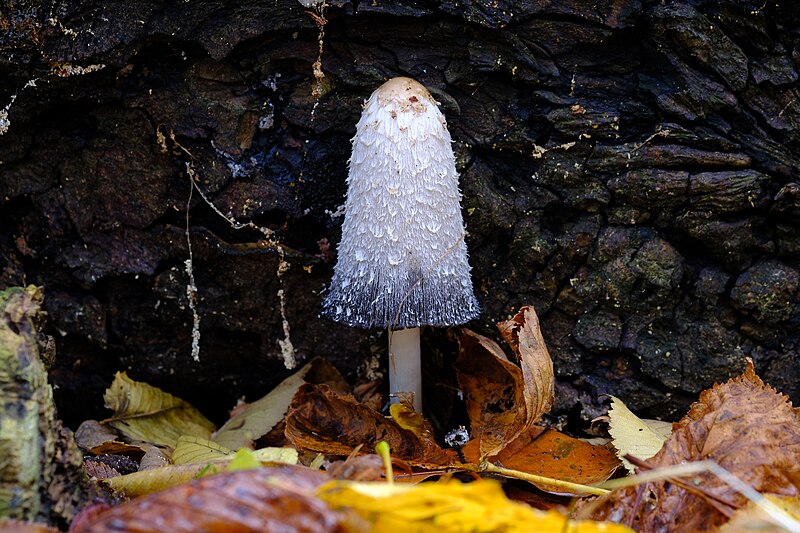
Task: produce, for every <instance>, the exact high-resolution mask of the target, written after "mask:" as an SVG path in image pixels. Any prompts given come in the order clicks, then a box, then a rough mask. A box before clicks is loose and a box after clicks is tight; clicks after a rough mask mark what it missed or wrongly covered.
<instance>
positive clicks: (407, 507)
mask: <svg viewBox="0 0 800 533" xmlns="http://www.w3.org/2000/svg"><path fill="white" fill-rule="evenodd" d="M317 494H318V496H319V497H320V498H321V499H322V500H324V501H325V502H327V503H328V504H329V505H330V506H331V507H332V508H333V509H337V510H342V511H350V512H355V513H357V514H358V515H359V516H360V517H361V518H362V520H363V521H364V522H365V523H366V525H367V527H364V528H363V529H362V530H370V531H376V532H377V531H414V532H433V533H449V532H464V531H471V532H475V533H479V532H495V531H504V532H506V533H513V532H526V533H527V532H530V531H536V532H537V533H562V532H564V531H569V532H570V533H576V532H577V533H593V532H601V531H602V532H605V533H623V532H630V530H629V529H628V528H626V527H623V526H619V525H614V524H597V523H592V522H585V521H584V522H578V521H573V520H569V518H567V517H566V516H564V515H562V514H560V513H558V512H556V511H547V512H544V511H537V510H534V509H532V508H530V507H528V506H527V505H524V504H520V503H516V502H513V501H511V500H509V499H508V498H507V497H506V496H505V494H504V493H503V489H502V488H501V486H500V484H499V483H498V482H496V481H494V480H489V479H482V480H478V481H474V482H471V483H461V482H460V481H457V480H448V481H442V482H436V483H420V484H418V485H396V484H395V485H389V484H387V483H353V482H347V481H332V482H329V483H327V484H325V485H322V486H321V487H320V488H319V489H318V490H317Z"/></svg>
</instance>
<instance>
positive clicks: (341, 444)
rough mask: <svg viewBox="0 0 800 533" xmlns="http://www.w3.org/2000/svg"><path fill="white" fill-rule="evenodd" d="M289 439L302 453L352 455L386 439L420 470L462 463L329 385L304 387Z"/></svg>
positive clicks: (291, 420) (291, 416)
mask: <svg viewBox="0 0 800 533" xmlns="http://www.w3.org/2000/svg"><path fill="white" fill-rule="evenodd" d="M286 437H287V438H288V439H289V440H290V441H291V442H292V444H294V446H295V447H296V448H298V449H301V450H310V451H315V452H320V453H324V454H327V455H345V456H346V455H350V453H351V452H352V451H353V450H354V449H356V448H357V447H359V446H362V447H363V449H364V450H372V449H374V447H375V445H376V444H377V443H378V442H380V441H382V440H385V441H386V442H387V443H389V446H390V447H391V449H392V454H393V455H394V456H397V457H399V458H402V459H405V460H407V461H409V462H410V463H413V464H415V465H419V466H426V465H427V466H433V467H434V468H437V467H440V466H442V465H447V464H452V463H454V462H457V461H458V460H457V458H456V455H455V453H454V452H451V451H450V450H442V449H441V448H439V447H438V445H436V443H435V442H432V441H422V440H420V439H419V438H418V437H417V436H416V435H414V433H413V432H411V431H409V430H407V429H403V428H402V427H401V426H400V425H399V424H398V423H397V422H395V421H394V420H392V419H391V418H387V417H385V416H383V415H381V414H380V413H378V412H376V411H374V410H372V409H371V408H369V407H367V406H366V405H363V404H360V403H358V402H357V401H356V400H355V398H353V396H352V395H346V396H344V395H341V394H339V393H337V392H335V391H333V390H331V388H330V387H328V386H327V385H314V384H310V383H309V384H306V385H303V386H302V387H300V390H299V391H298V392H297V395H296V396H295V399H294V401H293V402H292V406H291V408H290V410H289V414H288V415H287V418H286Z"/></svg>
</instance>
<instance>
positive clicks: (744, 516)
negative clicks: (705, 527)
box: [716, 494, 800, 533]
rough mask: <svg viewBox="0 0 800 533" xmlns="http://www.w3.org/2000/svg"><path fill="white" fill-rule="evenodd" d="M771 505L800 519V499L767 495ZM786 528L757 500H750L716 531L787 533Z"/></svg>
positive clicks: (732, 532)
mask: <svg viewBox="0 0 800 533" xmlns="http://www.w3.org/2000/svg"><path fill="white" fill-rule="evenodd" d="M765 498H766V499H767V500H768V501H769V503H770V504H771V505H774V506H775V507H777V509H779V510H780V511H782V512H784V513H786V515H788V516H789V517H791V518H793V519H795V520H797V521H800V499H799V498H788V497H780V496H773V495H771V494H768V495H767V496H766V497H765ZM786 531H787V530H786V529H785V528H783V527H781V526H779V525H778V524H777V523H776V521H775V516H774V515H771V514H769V513H767V512H766V511H764V509H763V508H762V507H759V506H758V505H756V504H755V502H750V503H748V504H747V507H744V508H743V509H739V510H738V511H736V512H735V513H734V514H733V516H732V517H731V519H730V520H729V521H728V522H726V523H725V524H723V525H722V527H720V528H719V529H718V530H717V531H716V533H786Z"/></svg>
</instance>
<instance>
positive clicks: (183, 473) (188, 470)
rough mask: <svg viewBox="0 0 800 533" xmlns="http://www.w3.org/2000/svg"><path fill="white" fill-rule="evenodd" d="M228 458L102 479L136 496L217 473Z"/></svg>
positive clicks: (111, 485)
mask: <svg viewBox="0 0 800 533" xmlns="http://www.w3.org/2000/svg"><path fill="white" fill-rule="evenodd" d="M227 464H228V460H227V459H225V460H223V461H215V462H211V463H209V462H206V463H189V464H185V465H169V466H162V467H160V468H151V469H149V470H142V471H140V472H134V473H132V474H125V475H124V476H115V477H110V478H106V479H103V480H101V481H102V482H103V483H105V484H106V485H108V486H109V487H110V488H111V490H113V491H114V492H117V493H119V494H124V495H125V496H128V497H131V498H135V497H137V496H143V495H145V494H150V493H153V492H158V491H161V490H164V489H166V488H169V487H172V486H174V485H179V484H181V483H187V482H189V481H191V480H193V479H196V478H198V477H200V476H201V475H203V476H205V475H207V474H217V473H219V472H222V471H223V470H224V469H225V466H226V465H227Z"/></svg>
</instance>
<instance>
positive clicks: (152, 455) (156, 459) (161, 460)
mask: <svg viewBox="0 0 800 533" xmlns="http://www.w3.org/2000/svg"><path fill="white" fill-rule="evenodd" d="M168 464H169V459H167V456H166V455H164V450H163V449H161V448H159V447H158V446H153V445H150V446H148V447H147V451H145V453H144V457H142V460H141V461H140V462H139V470H149V469H151V468H160V467H162V466H166V465H168Z"/></svg>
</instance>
